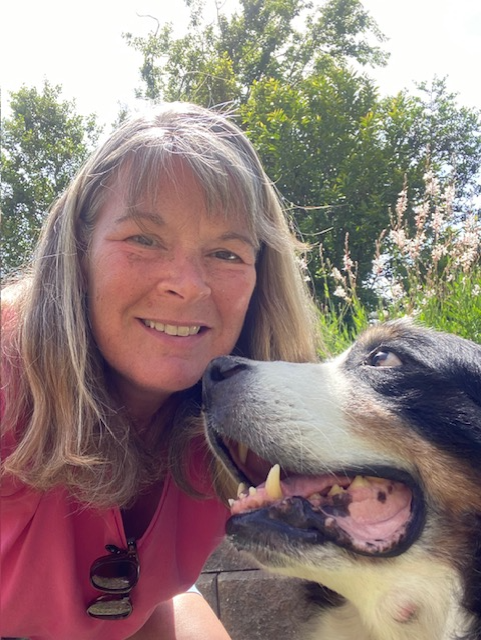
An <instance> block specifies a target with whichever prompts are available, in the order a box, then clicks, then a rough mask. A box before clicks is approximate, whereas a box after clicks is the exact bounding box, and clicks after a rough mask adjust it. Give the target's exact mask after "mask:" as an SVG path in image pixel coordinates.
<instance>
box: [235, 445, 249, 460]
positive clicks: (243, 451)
mask: <svg viewBox="0 0 481 640" xmlns="http://www.w3.org/2000/svg"><path fill="white" fill-rule="evenodd" d="M237 451H238V453H239V460H240V461H241V463H242V464H245V463H246V460H247V454H248V453H249V447H248V446H247V445H246V444H243V443H242V442H239V444H238V450H237Z"/></svg>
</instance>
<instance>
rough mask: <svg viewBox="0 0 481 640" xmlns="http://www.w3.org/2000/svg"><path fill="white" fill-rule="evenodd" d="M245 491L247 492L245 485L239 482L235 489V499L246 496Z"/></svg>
mask: <svg viewBox="0 0 481 640" xmlns="http://www.w3.org/2000/svg"><path fill="white" fill-rule="evenodd" d="M246 491H247V485H245V484H244V483H243V482H241V483H240V484H239V486H238V487H237V497H238V498H241V497H243V496H244V495H245V494H246Z"/></svg>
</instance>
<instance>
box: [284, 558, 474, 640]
mask: <svg viewBox="0 0 481 640" xmlns="http://www.w3.org/2000/svg"><path fill="white" fill-rule="evenodd" d="M304 573H305V572H304ZM313 573H314V572H313ZM296 575H299V573H298V571H296ZM315 576H316V577H315ZM315 576H314V575H304V576H303V577H305V578H306V579H308V580H315V581H316V582H320V583H321V584H322V585H324V586H326V587H328V588H329V589H331V590H333V591H335V592H336V593H338V594H340V595H342V596H343V597H344V598H345V599H346V601H347V602H346V604H344V605H342V606H340V607H337V608H334V609H331V610H329V611H328V612H326V611H323V614H322V616H321V617H320V618H319V624H318V625H317V626H316V624H315V623H314V622H313V635H312V640H321V639H322V640H413V639H414V638H415V639H416V640H454V639H455V638H459V637H467V638H468V637H469V634H468V633H466V632H467V628H468V622H469V620H468V616H467V615H466V613H465V612H464V611H463V609H462V608H461V606H460V602H459V594H460V593H461V589H460V581H459V578H458V576H457V575H456V574H455V572H454V571H453V570H452V569H450V568H448V567H446V566H444V565H442V564H441V563H436V561H435V560H430V561H426V560H424V561H423V560H420V559H416V558H412V559H408V558H406V556H404V557H403V558H396V559H393V560H392V562H389V561H388V562H386V561H384V562H383V563H379V564H375V563H368V562H363V561H361V562H360V563H359V565H356V566H353V565H350V566H349V567H347V566H346V567H345V568H342V567H337V568H336V569H335V570H326V569H324V568H323V569H321V570H320V571H315ZM465 634H466V635H465ZM308 637H309V636H308Z"/></svg>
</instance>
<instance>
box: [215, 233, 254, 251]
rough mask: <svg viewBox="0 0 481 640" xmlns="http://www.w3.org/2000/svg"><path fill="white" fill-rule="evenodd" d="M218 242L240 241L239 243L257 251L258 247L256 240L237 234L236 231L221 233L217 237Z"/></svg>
mask: <svg viewBox="0 0 481 640" xmlns="http://www.w3.org/2000/svg"><path fill="white" fill-rule="evenodd" d="M219 240H240V241H241V242H244V243H245V244H248V245H250V246H251V247H254V249H257V247H258V242H256V240H254V239H253V238H252V237H251V236H249V235H247V234H244V233H239V232H237V231H227V232H226V233H223V234H222V235H220V236H219Z"/></svg>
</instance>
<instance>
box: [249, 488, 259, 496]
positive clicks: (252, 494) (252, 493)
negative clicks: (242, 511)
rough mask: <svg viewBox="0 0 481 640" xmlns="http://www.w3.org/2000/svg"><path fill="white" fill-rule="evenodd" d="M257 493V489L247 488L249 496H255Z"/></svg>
mask: <svg viewBox="0 0 481 640" xmlns="http://www.w3.org/2000/svg"><path fill="white" fill-rule="evenodd" d="M256 493H257V489H256V488H255V487H249V495H250V496H255V495H256Z"/></svg>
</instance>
